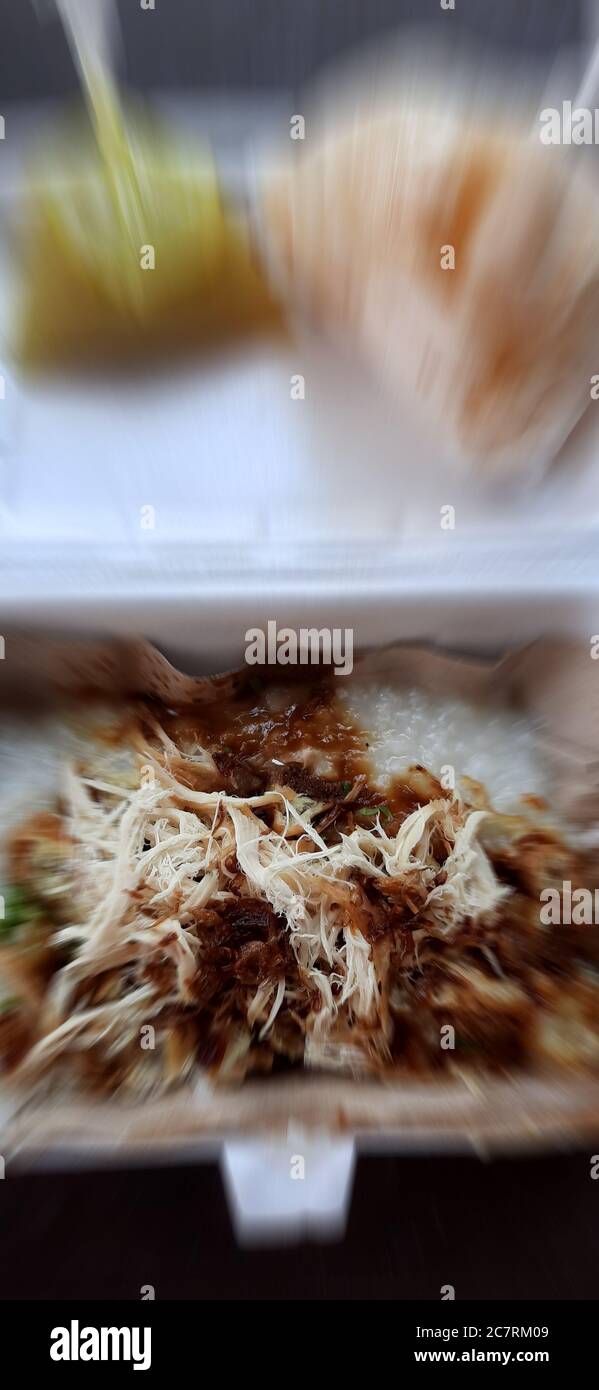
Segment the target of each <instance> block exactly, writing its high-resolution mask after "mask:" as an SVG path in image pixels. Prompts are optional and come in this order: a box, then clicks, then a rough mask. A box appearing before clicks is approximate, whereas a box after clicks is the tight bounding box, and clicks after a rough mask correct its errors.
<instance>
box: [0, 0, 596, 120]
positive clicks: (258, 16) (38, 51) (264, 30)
mask: <svg viewBox="0 0 599 1390" xmlns="http://www.w3.org/2000/svg"><path fill="white" fill-rule="evenodd" d="M587 9H588V10H589V11H591V9H592V7H591V5H589V4H588V0H458V3H457V5H456V9H455V12H454V13H453V14H448V15H447V16H446V19H447V29H448V35H449V36H452V37H455V40H456V42H458V41H459V40H460V38H461V37H462V35H463V34H464V32H466V33H468V34H470V35H473V36H474V37H476V38H478V39H480V40H482V41H483V42H485V43H489V44H492V45H493V46H497V47H502V48H505V49H507V50H508V51H509V50H510V49H512V50H514V49H515V50H518V51H519V52H522V51H528V52H531V53H541V54H551V53H552V52H554V51H555V50H556V49H557V48H558V47H561V46H562V45H564V44H569V43H574V42H576V41H578V40H580V38H581V37H582V32H583V25H584V22H585V19H586V15H585V11H586V10H587ZM50 10H51V0H36V6H35V8H34V6H33V4H32V3H30V0H0V32H1V33H2V45H1V48H0V93H1V95H2V100H3V101H9V100H11V99H13V100H16V99H21V98H32V97H45V96H57V95H63V94H64V93H65V92H67V91H69V90H70V89H72V88H74V87H75V86H76V82H75V78H74V73H73V66H72V62H71V60H70V57H69V53H68V50H67V45H66V42H65V39H64V35H63V33H62V31H61V29H60V26H59V25H57V24H45V25H44V26H43V27H40V24H39V23H38V19H37V14H40V15H42V16H43V15H44V14H46V15H47V14H48V12H49V11H50ZM118 10H119V15H120V21H121V28H122V35H123V47H124V63H123V68H122V71H123V74H124V75H126V77H127V79H128V80H129V81H130V82H131V83H133V84H134V85H135V86H138V87H140V88H152V87H187V88H192V89H198V88H212V89H214V88H219V87H221V88H225V89H228V88H231V87H240V88H248V87H249V88H252V87H257V88H260V87H268V88H272V87H278V88H282V89H284V90H286V91H297V90H298V88H300V87H301V86H302V84H303V83H304V82H306V81H308V80H309V79H310V78H311V77H313V75H314V74H315V72H316V71H317V69H318V68H319V67H320V66H321V65H322V64H323V63H325V62H328V61H329V60H330V59H332V58H337V57H340V56H341V55H342V54H343V53H344V52H345V51H347V50H349V49H351V48H353V47H354V46H355V45H356V44H359V43H362V42H363V41H364V40H368V39H371V38H375V37H381V36H383V35H384V34H385V33H391V32H393V31H395V30H396V28H397V25H398V24H402V23H405V24H418V25H421V24H426V23H427V22H436V21H438V11H439V0H156V7H155V10H154V11H153V12H150V11H144V10H142V9H141V6H140V3H139V0H118Z"/></svg>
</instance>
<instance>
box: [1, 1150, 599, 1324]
mask: <svg viewBox="0 0 599 1390" xmlns="http://www.w3.org/2000/svg"><path fill="white" fill-rule="evenodd" d="M589 1158H590V1155H589V1153H588V1152H587V1151H585V1152H582V1153H580V1154H579V1155H576V1154H574V1155H567V1156H559V1157H549V1158H534V1159H518V1160H510V1161H501V1162H493V1163H483V1162H480V1161H479V1160H477V1159H456V1158H443V1157H437V1158H425V1159H422V1158H409V1159H392V1158H384V1159H373V1158H367V1159H363V1160H361V1161H360V1163H359V1165H358V1169H357V1173H356V1181H355V1187H354V1194H353V1201H352V1205H351V1212H350V1217H349V1224H348V1229H347V1233H346V1236H345V1239H344V1240H343V1241H341V1242H339V1243H337V1244H318V1243H313V1244H305V1245H296V1246H291V1247H289V1248H287V1249H285V1248H283V1249H281V1248H278V1249H273V1248H269V1249H261V1250H240V1249H239V1248H238V1247H237V1245H236V1242H235V1238H234V1236H233V1233H232V1230H231V1225H230V1221H229V1215H228V1211H227V1206H226V1202H225V1198H224V1194H223V1189H222V1185H221V1179H220V1175H219V1172H218V1169H217V1168H216V1167H215V1166H213V1165H205V1166H204V1165H202V1166H198V1167H195V1166H194V1167H184V1168H168V1169H153V1170H145V1171H128V1172H99V1173H90V1172H87V1173H83V1174H81V1173H80V1174H52V1175H49V1176H48V1175H46V1176H40V1175H37V1176H33V1175H32V1176H26V1177H25V1176H23V1177H16V1176H10V1174H9V1176H8V1177H7V1178H6V1180H5V1181H4V1182H0V1251H1V1252H2V1258H1V1261H0V1297H2V1298H3V1299H48V1298H58V1299H65V1300H68V1299H80V1298H84V1299H93V1298H106V1299H133V1300H136V1299H139V1297H140V1289H141V1286H142V1285H144V1284H153V1285H154V1287H155V1290H156V1297H157V1298H160V1299H175V1300H176V1299H194V1300H195V1299H198V1300H200V1299H213V1300H221V1299H222V1300H229V1299H231V1300H240V1299H252V1300H267V1299H283V1300H285V1299H344V1300H345V1299H349V1300H351V1299H401V1300H403V1299H413V1298H430V1299H439V1298H440V1289H441V1287H442V1285H444V1284H453V1285H454V1286H455V1290H456V1298H457V1299H458V1300H459V1299H467V1298H474V1299H485V1298H490V1299H504V1298H505V1299H512V1298H513V1299H522V1300H525V1299H534V1298H539V1299H553V1300H569V1299H596V1298H597V1296H598V1293H599V1181H597V1182H593V1181H592V1180H591V1177H590V1162H589Z"/></svg>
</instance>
